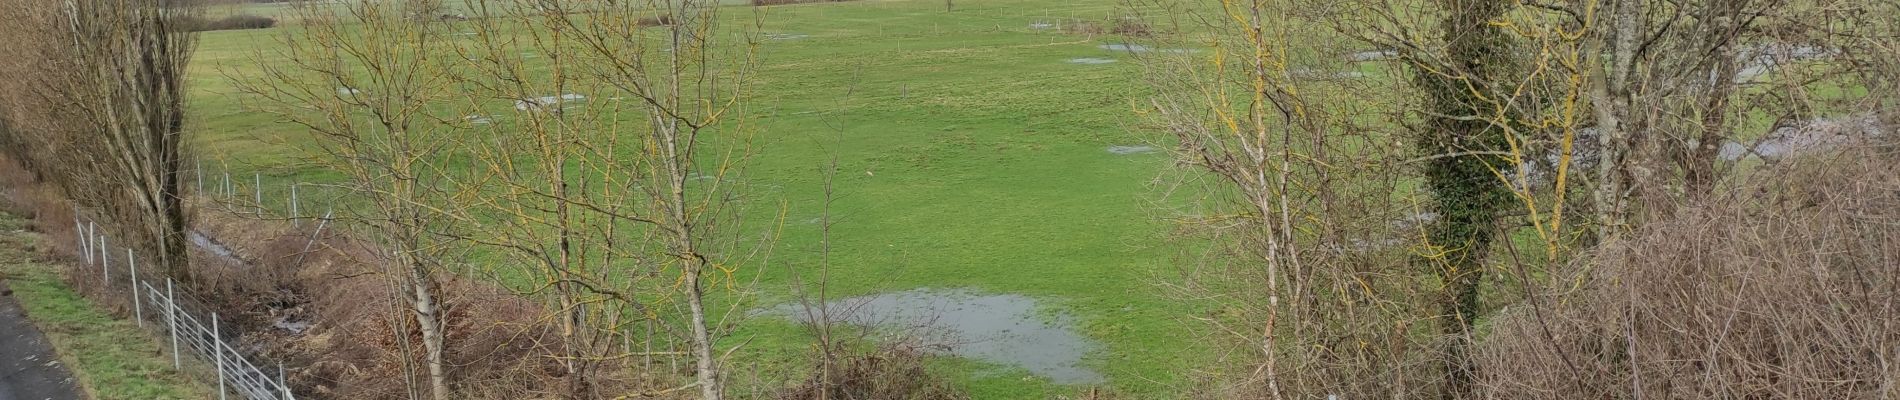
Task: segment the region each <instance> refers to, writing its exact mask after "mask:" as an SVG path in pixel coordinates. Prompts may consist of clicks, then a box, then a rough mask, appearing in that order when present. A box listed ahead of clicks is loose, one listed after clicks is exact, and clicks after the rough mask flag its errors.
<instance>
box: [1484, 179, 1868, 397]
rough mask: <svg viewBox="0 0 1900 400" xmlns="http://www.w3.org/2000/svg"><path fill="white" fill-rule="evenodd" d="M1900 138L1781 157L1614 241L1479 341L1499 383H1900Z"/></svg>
mask: <svg viewBox="0 0 1900 400" xmlns="http://www.w3.org/2000/svg"><path fill="white" fill-rule="evenodd" d="M1895 162H1900V155H1897V154H1895V152H1894V151H1893V149H1891V148H1886V149H1873V150H1854V151H1848V152H1842V153H1835V154H1827V155H1816V156H1813V157H1809V158H1804V159H1796V160H1792V161H1790V162H1789V163H1787V164H1786V165H1779V166H1772V167H1770V168H1769V170H1768V171H1765V172H1763V173H1761V174H1760V175H1757V176H1755V177H1753V178H1751V179H1748V180H1747V181H1746V182H1744V183H1742V184H1739V185H1737V186H1736V187H1734V188H1733V189H1732V190H1727V191H1725V192H1721V193H1718V194H1717V195H1715V196H1712V197H1710V198H1708V199H1706V200H1705V201H1701V202H1699V203H1694V204H1692V205H1691V206H1690V207H1685V208H1683V209H1682V210H1681V211H1680V213H1679V214H1678V215H1676V216H1674V217H1672V218H1669V219H1665V220H1660V221H1656V222H1654V223H1652V224H1650V225H1648V226H1646V227H1645V228H1643V229H1640V230H1638V231H1636V232H1633V233H1632V234H1630V235H1629V236H1628V237H1627V238H1625V239H1623V240H1620V241H1617V242H1612V243H1608V244H1606V245H1604V246H1603V247H1601V248H1600V249H1599V250H1598V251H1596V252H1595V254H1594V255H1593V257H1591V258H1590V259H1588V260H1585V261H1582V262H1580V263H1576V264H1575V265H1574V267H1575V268H1574V269H1573V270H1571V271H1568V274H1570V275H1571V276H1572V277H1573V279H1558V280H1555V281H1556V282H1575V283H1576V284H1577V289H1576V290H1575V291H1571V292H1568V293H1560V294H1556V295H1552V296H1549V297H1548V298H1546V299H1542V300H1541V301H1537V302H1532V303H1530V304H1542V306H1541V307H1543V308H1542V309H1538V308H1533V306H1530V305H1520V306H1517V307H1514V308H1513V309H1510V310H1507V311H1505V312H1503V313H1501V314H1500V316H1499V317H1497V319H1496V321H1495V322H1494V323H1493V328H1492V331H1493V332H1492V333H1491V334H1490V335H1489V336H1488V337H1487V338H1486V339H1485V340H1483V341H1482V342H1481V345H1480V347H1481V348H1480V351H1479V353H1480V354H1479V357H1478V358H1479V363H1480V364H1481V368H1480V371H1481V376H1482V377H1481V378H1480V379H1481V380H1482V386H1483V389H1482V390H1483V391H1485V392H1488V395H1489V396H1491V397H1493V398H1547V399H1550V398H1563V399H1603V398H1641V397H1653V398H1777V399H1853V398H1880V397H1884V396H1890V395H1892V394H1893V393H1894V392H1893V390H1894V388H1895V387H1896V384H1900V357H1896V355H1895V354H1894V349H1896V348H1900V329H1895V327H1896V326H1900V269H1895V268H1894V266H1895V265H1900V175H1895V174H1894V173H1893V169H1892V166H1893V165H1894V163H1895Z"/></svg>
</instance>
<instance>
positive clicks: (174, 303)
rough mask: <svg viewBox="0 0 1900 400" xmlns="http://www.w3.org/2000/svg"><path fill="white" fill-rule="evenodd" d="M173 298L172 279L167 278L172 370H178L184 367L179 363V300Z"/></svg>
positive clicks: (166, 289) (167, 308)
mask: <svg viewBox="0 0 1900 400" xmlns="http://www.w3.org/2000/svg"><path fill="white" fill-rule="evenodd" d="M172 296H173V294H172V278H165V324H166V325H170V326H171V328H170V329H167V330H170V331H171V333H172V369H178V368H181V367H183V365H181V364H179V363H178V298H176V297H172Z"/></svg>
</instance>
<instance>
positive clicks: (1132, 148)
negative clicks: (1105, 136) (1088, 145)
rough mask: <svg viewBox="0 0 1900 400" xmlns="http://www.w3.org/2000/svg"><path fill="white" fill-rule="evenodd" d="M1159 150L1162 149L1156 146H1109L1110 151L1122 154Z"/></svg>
mask: <svg viewBox="0 0 1900 400" xmlns="http://www.w3.org/2000/svg"><path fill="white" fill-rule="evenodd" d="M1157 151H1161V149H1157V148H1155V147H1154V146H1108V152H1109V153H1113V154H1121V155H1129V154H1148V153H1153V152H1157Z"/></svg>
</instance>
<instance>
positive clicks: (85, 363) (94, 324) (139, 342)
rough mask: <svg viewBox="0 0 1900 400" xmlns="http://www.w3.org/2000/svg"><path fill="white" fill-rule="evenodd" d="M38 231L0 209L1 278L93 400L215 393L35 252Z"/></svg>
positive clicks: (208, 395) (195, 396) (202, 396)
mask: <svg viewBox="0 0 1900 400" xmlns="http://www.w3.org/2000/svg"><path fill="white" fill-rule="evenodd" d="M40 241H41V238H40V235H39V234H36V233H33V232H30V231H28V230H26V223H25V221H24V220H21V219H20V218H19V217H18V216H15V215H13V214H8V213H3V212H0V277H5V279H6V280H7V284H8V286H9V287H11V288H12V289H13V296H14V297H17V298H18V299H19V301H20V305H21V307H23V308H25V309H26V312H27V318H28V319H30V320H32V321H33V324H34V325H38V326H39V327H40V330H41V331H42V332H45V333H46V338H47V340H49V341H51V342H52V343H53V348H54V349H56V350H58V351H59V358H60V361H61V362H64V363H65V364H66V366H67V367H68V368H70V369H72V372H73V375H74V376H75V377H76V378H78V379H79V384H80V387H82V388H83V389H84V390H85V392H86V394H87V395H88V396H89V397H91V398H94V399H206V398H212V397H215V396H214V393H215V391H214V390H212V389H210V388H208V387H205V386H204V385H203V384H201V383H199V382H197V381H194V380H192V379H191V378H190V377H188V376H186V375H185V374H182V373H179V372H178V371H175V370H173V369H172V368H171V365H170V364H171V355H170V354H167V353H165V352H164V351H163V350H162V349H161V348H160V347H159V345H158V343H157V342H156V341H154V340H152V339H151V335H150V334H149V333H147V332H145V331H144V330H141V329H139V328H138V327H137V326H136V325H134V324H133V323H132V321H127V320H122V319H118V318H115V317H113V316H112V315H111V314H108V313H106V311H105V310H103V309H100V308H98V307H95V306H94V305H93V304H92V303H91V302H89V301H87V300H86V299H85V298H84V297H81V296H80V295H79V293H78V292H75V291H73V289H72V288H71V287H68V286H67V285H66V283H65V282H64V281H62V280H61V279H60V277H59V270H58V268H59V267H58V266H57V265H55V264H53V263H52V262H51V261H48V260H45V259H44V257H41V256H40V251H39V249H40V248H41V246H40Z"/></svg>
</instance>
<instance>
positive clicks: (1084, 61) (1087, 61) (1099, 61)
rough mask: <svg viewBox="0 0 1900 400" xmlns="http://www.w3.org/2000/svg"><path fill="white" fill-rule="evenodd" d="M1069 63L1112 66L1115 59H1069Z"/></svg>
mask: <svg viewBox="0 0 1900 400" xmlns="http://www.w3.org/2000/svg"><path fill="white" fill-rule="evenodd" d="M1069 63H1070V64H1085V65H1102V64H1113V63H1115V59H1113V58H1101V57H1084V58H1071V59H1069Z"/></svg>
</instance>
